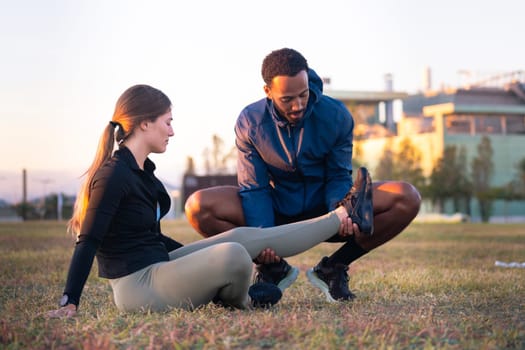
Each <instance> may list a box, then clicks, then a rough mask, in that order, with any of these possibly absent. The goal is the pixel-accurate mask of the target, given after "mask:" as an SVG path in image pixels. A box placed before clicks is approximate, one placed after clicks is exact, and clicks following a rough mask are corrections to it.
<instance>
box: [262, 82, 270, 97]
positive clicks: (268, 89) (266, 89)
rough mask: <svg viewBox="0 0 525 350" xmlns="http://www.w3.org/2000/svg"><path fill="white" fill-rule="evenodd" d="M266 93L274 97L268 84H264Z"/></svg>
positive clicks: (267, 95)
mask: <svg viewBox="0 0 525 350" xmlns="http://www.w3.org/2000/svg"><path fill="white" fill-rule="evenodd" d="M263 89H264V93H265V94H266V97H268V98H269V99H272V89H271V88H270V87H269V86H268V85H264V88H263Z"/></svg>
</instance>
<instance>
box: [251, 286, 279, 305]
mask: <svg viewBox="0 0 525 350" xmlns="http://www.w3.org/2000/svg"><path fill="white" fill-rule="evenodd" d="M248 295H249V296H250V298H251V305H252V306H253V307H256V308H268V307H270V306H272V305H275V304H276V303H277V302H278V301H279V300H280V299H281V297H282V296H283V292H281V290H280V289H279V288H278V287H277V286H276V285H275V284H272V283H266V282H257V283H254V284H252V285H251V286H250V289H248Z"/></svg>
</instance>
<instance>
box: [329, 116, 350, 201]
mask: <svg viewBox="0 0 525 350" xmlns="http://www.w3.org/2000/svg"><path fill="white" fill-rule="evenodd" d="M341 112H342V114H343V118H342V120H341V121H340V122H339V123H338V129H337V130H338V131H339V132H338V134H337V136H336V144H335V146H334V147H333V148H332V149H331V151H330V153H329V155H328V157H327V159H326V174H327V175H326V194H325V195H326V197H325V203H326V205H327V207H328V208H329V209H330V210H331V209H334V208H335V205H336V203H337V202H338V201H340V200H341V199H342V198H343V197H344V196H345V194H346V192H348V190H349V189H350V187H351V186H352V147H353V131H354V121H353V119H352V116H351V114H350V113H349V112H348V110H346V108H344V107H342V109H341Z"/></svg>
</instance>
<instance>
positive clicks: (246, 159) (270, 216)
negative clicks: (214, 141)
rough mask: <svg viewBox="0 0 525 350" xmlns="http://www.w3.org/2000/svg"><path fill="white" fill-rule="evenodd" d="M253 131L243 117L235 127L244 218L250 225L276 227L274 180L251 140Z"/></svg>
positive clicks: (238, 175) (238, 178) (238, 176)
mask: <svg viewBox="0 0 525 350" xmlns="http://www.w3.org/2000/svg"><path fill="white" fill-rule="evenodd" d="M249 128H250V126H249V125H247V123H246V121H245V120H244V119H242V118H239V120H238V121H237V124H236V125H235V136H236V139H235V144H236V146H237V150H238V157H237V181H238V184H239V188H240V189H239V195H240V196H241V201H242V207H243V211H244V219H245V221H246V225H247V226H253V227H268V226H273V225H274V213H273V205H272V198H271V194H270V190H271V187H270V178H269V176H268V171H267V167H266V163H265V162H264V160H263V159H262V158H261V156H260V155H259V153H258V152H257V150H256V149H255V147H254V146H253V144H252V142H251V140H250V137H249V130H250V129H249Z"/></svg>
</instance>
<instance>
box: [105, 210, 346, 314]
mask: <svg viewBox="0 0 525 350" xmlns="http://www.w3.org/2000/svg"><path fill="white" fill-rule="evenodd" d="M339 226H340V220H339V218H338V217H337V214H335V213H334V212H333V211H332V212H330V213H328V214H326V215H323V216H320V217H317V218H314V219H310V220H305V221H300V222H296V223H291V224H287V225H281V226H275V227H268V228H255V227H238V228H234V229H232V230H229V231H226V232H223V233H221V234H219V235H216V236H212V237H209V238H206V239H203V240H200V241H196V242H193V243H190V244H188V245H185V246H184V247H181V248H179V249H176V250H174V251H171V252H170V254H169V255H170V261H166V262H160V263H157V264H153V265H150V266H148V267H146V268H144V269H142V270H139V271H137V272H134V273H132V274H130V275H127V276H124V277H121V278H116V279H112V280H110V284H111V287H112V288H113V295H114V298H115V304H116V305H117V307H118V308H119V310H122V311H134V310H140V309H151V310H166V309H169V308H170V307H173V308H183V309H193V308H196V307H198V306H200V305H203V304H206V303H209V302H210V301H211V300H212V299H213V298H214V297H215V296H216V295H218V296H219V297H220V299H221V300H222V301H223V302H224V303H226V304H228V305H231V306H234V307H238V308H246V307H247V306H248V302H249V300H248V288H249V286H250V280H251V275H252V268H253V263H252V259H254V258H255V257H257V256H258V255H259V253H260V252H261V251H262V250H263V249H265V248H271V249H273V250H274V251H275V253H276V255H278V256H281V257H289V256H293V255H296V254H299V253H301V252H304V251H305V250H308V249H310V248H312V247H313V246H315V245H317V244H319V243H321V242H323V241H325V240H326V239H328V238H330V237H332V236H333V235H334V234H336V233H337V232H338V230H339Z"/></svg>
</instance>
